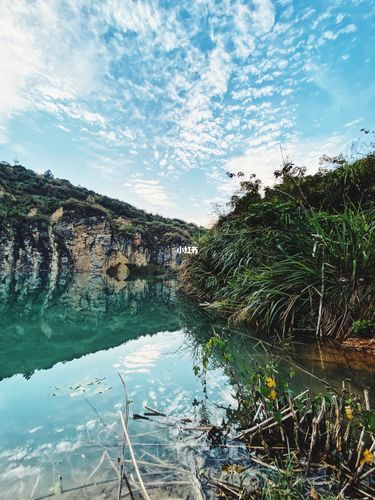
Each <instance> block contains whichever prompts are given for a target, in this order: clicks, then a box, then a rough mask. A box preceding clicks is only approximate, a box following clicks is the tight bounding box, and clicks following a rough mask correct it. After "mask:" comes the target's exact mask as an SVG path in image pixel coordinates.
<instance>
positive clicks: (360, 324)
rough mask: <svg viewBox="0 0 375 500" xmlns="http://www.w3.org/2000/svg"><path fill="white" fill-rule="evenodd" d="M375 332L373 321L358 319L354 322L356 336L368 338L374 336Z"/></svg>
mask: <svg viewBox="0 0 375 500" xmlns="http://www.w3.org/2000/svg"><path fill="white" fill-rule="evenodd" d="M374 331H375V323H374V321H372V320H371V319H358V320H357V321H354V322H353V332H354V333H355V335H360V336H363V337H367V336H370V335H372V334H374Z"/></svg>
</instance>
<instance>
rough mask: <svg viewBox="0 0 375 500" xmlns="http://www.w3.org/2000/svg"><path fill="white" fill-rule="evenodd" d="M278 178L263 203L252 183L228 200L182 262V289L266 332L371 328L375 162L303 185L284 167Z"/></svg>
mask: <svg viewBox="0 0 375 500" xmlns="http://www.w3.org/2000/svg"><path fill="white" fill-rule="evenodd" d="M280 175H281V177H282V182H281V183H280V184H278V185H277V186H275V187H274V188H272V189H268V190H266V194H265V196H264V197H263V198H261V199H260V198H259V196H258V194H257V193H256V191H257V190H259V182H257V183H256V184H255V181H253V182H250V184H251V188H250V187H249V186H248V184H249V183H247V184H246V186H245V187H246V190H245V192H244V194H243V196H242V197H239V196H238V195H236V196H235V197H234V199H232V202H231V211H230V213H229V214H227V215H226V216H221V217H220V219H219V221H218V223H217V224H216V225H215V226H214V227H213V228H212V229H211V230H210V231H209V232H208V233H207V234H206V235H204V237H203V238H202V239H201V240H200V242H199V248H200V253H199V255H197V256H192V257H191V258H190V259H188V260H187V261H186V263H185V267H184V269H183V272H182V279H183V283H184V287H185V290H186V291H187V292H188V293H190V294H192V295H194V296H196V297H198V298H199V300H200V301H202V302H205V304H206V306H207V307H210V308H212V309H215V310H218V311H220V312H222V313H223V314H226V315H227V316H229V318H230V320H231V321H234V322H248V323H251V324H252V325H254V326H255V327H257V328H259V329H261V330H263V331H266V332H269V333H272V332H277V333H278V334H281V335H285V334H286V333H290V332H299V331H303V332H310V333H312V334H315V335H316V336H319V337H331V338H339V339H341V338H345V337H347V336H349V335H351V334H352V333H353V331H354V330H356V332H359V331H363V328H362V329H361V328H360V327H359V325H364V324H365V325H367V326H368V325H373V324H374V320H375V308H374V306H373V297H374V296H375V217H374V213H375V211H374V208H375V205H374V201H373V191H374V188H375V157H374V156H368V157H367V158H366V159H365V160H360V161H357V162H354V163H343V164H340V165H339V166H338V167H337V168H336V169H334V170H333V171H325V172H319V173H318V174H316V175H315V176H308V177H305V176H304V172H303V171H302V172H301V170H298V169H297V168H296V167H293V168H292V167H291V166H290V164H285V165H284V169H283V170H282V171H281V174H280ZM254 186H255V187H254ZM323 187H324V190H323ZM339 188H340V190H339V191H338V193H337V190H338V189H339ZM330 192H334V195H333V196H332V197H331V199H330V197H329V193H330ZM254 193H255V194H254ZM361 193H362V196H360V194H361ZM365 330H366V331H369V328H367V327H366V329H365Z"/></svg>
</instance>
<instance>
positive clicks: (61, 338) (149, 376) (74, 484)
mask: <svg viewBox="0 0 375 500" xmlns="http://www.w3.org/2000/svg"><path fill="white" fill-rule="evenodd" d="M0 300H1V302H0V313H1V318H2V323H1V335H0V498H1V499H8V498H9V499H10V498H12V499H14V498H16V499H28V498H45V497H46V496H48V495H49V498H51V497H53V496H55V495H57V494H58V493H59V492H61V490H62V491H65V492H66V493H64V495H63V497H64V498H65V497H66V498H82V496H83V497H84V498H117V496H116V495H117V490H116V488H117V486H116V485H117V480H116V468H118V464H117V457H118V456H119V454H120V450H121V442H122V432H121V427H120V419H119V411H120V410H122V409H123V407H124V400H125V396H124V391H123V387H122V384H121V381H120V378H119V375H118V374H119V373H120V374H121V376H122V377H123V379H124V380H125V382H126V386H127V391H128V397H129V399H130V400H131V415H132V414H134V413H135V414H143V413H144V412H145V405H147V406H149V407H152V408H156V409H157V410H159V411H161V412H163V413H165V414H166V415H167V417H158V418H153V419H152V421H151V420H139V419H137V420H133V419H132V418H131V419H130V422H129V433H130V435H131V440H132V442H133V445H134V449H135V453H136V456H137V457H138V459H139V460H140V461H141V463H142V464H143V462H146V464H143V465H142V467H143V473H144V474H145V476H146V477H147V478H148V482H149V484H150V485H151V487H152V485H156V486H155V495H156V496H155V498H157V497H160V495H161V493H160V491H159V490H158V489H157V487H158V483H157V481H167V482H169V483H170V484H171V485H172V486H170V488H169V489H168V491H167V490H164V491H163V494H162V496H163V497H166V498H167V497H168V496H171V497H173V498H176V496H179V497H180V498H188V496H189V494H191V486H190V484H189V482H190V479H191V478H189V474H190V475H191V461H192V460H197V457H200V460H201V461H202V460H203V461H204V463H207V461H208V462H210V461H211V462H212V461H215V460H216V461H217V463H220V460H225V459H227V457H228V453H230V452H231V450H229V451H228V450H225V452H224V451H223V452H222V454H221V455H220V453H219V455H218V454H216V455H215V454H214V452H211V451H210V450H209V448H208V447H207V445H206V444H205V443H204V441H202V439H199V437H198V438H197V436H196V432H195V431H194V430H192V431H186V430H184V426H183V425H180V423H179V422H178V420H180V419H181V418H184V419H189V421H191V426H193V427H194V426H196V425H201V423H202V421H203V420H202V416H205V417H206V416H207V415H206V413H207V412H208V413H209V415H208V416H209V419H210V421H211V423H215V422H216V423H219V422H220V419H221V418H222V415H223V413H222V410H221V408H220V407H221V406H227V405H228V404H235V402H234V400H233V399H232V397H231V387H230V383H229V381H228V379H227V378H226V376H225V375H224V373H223V372H222V370H221V369H220V368H219V367H217V368H212V369H211V370H210V371H209V372H208V374H207V380H206V381H205V382H206V383H205V384H203V383H202V380H201V379H200V378H199V377H196V376H195V375H194V372H193V366H194V364H195V353H196V352H197V349H199V346H200V345H201V344H202V343H203V342H204V341H205V340H207V339H208V338H210V336H212V334H213V332H214V331H217V330H218V329H220V328H222V327H223V324H222V322H221V321H220V320H218V319H216V318H212V317H209V316H207V315H205V314H203V313H201V312H199V311H197V310H195V309H194V308H193V306H192V305H191V304H188V303H186V302H184V301H183V300H182V299H180V298H178V296H176V282H175V281H174V280H166V279H164V280H151V281H150V280H144V279H142V280H141V279H138V280H134V281H129V282H127V283H125V284H123V285H121V286H120V285H119V284H116V283H108V282H104V281H102V280H101V279H99V278H98V279H93V278H91V277H88V276H83V275H82V276H77V277H76V278H75V280H74V281H73V282H72V283H70V284H66V285H65V286H63V287H60V288H59V289H56V287H55V288H54V289H52V287H51V284H50V283H48V282H43V280H40V281H35V280H34V282H33V284H31V285H30V284H28V282H27V281H25V282H21V283H17V284H14V282H13V283H11V282H10V281H8V282H6V281H4V282H2V283H1V287H0ZM229 348H230V349H231V351H232V353H233V354H234V356H235V357H236V358H237V360H238V363H245V364H246V363H248V364H250V361H251V360H254V359H257V360H258V361H259V360H260V361H262V360H263V359H265V358H266V353H265V352H264V350H263V349H259V348H258V347H257V341H256V340H255V339H244V336H243V334H240V333H238V334H236V335H235V334H233V335H232V336H231V337H230V341H229ZM303 356H304V357H303ZM290 359H292V362H295V363H296V364H297V367H298V366H301V365H302V368H303V369H305V370H306V372H307V371H308V372H312V373H313V375H314V376H313V377H312V376H311V375H309V374H308V373H306V372H305V371H300V370H298V368H297V372H298V374H297V377H296V384H297V386H299V387H300V388H304V387H305V386H306V385H315V386H316V387H318V388H319V387H321V386H323V385H324V381H322V380H318V379H321V378H326V379H327V378H328V379H329V380H330V383H333V382H334V381H337V383H338V384H339V383H341V379H342V378H345V377H349V376H350V377H351V379H352V382H351V383H352V384H353V385H354V386H357V387H358V388H359V389H360V388H361V387H362V385H363V384H365V385H366V384H367V383H368V381H369V380H370V379H371V375H373V368H374V367H373V365H371V362H369V361H368V360H367V359H358V357H356V356H354V355H353V356H352V358H351V361H350V362H348V360H346V359H345V357H344V358H342V355H339V354H337V353H336V354H335V353H332V351H330V350H329V349H328V350H327V349H326V350H324V351H323V352H322V351H320V352H319V350H317V349H316V346H314V345H310V346H308V347H306V345H300V346H298V345H297V346H295V347H294V349H293V351H292V353H291V358H290ZM290 359H289V360H283V361H282V363H284V365H285V369H289V366H290V362H291V361H290ZM293 360H294V361H293ZM349 365H351V366H352V367H354V368H355V373H354V375H355V376H354V377H353V370H352V369H351V367H350V366H349ZM371 389H372V390H373V387H372V388H371ZM184 425H185V427H186V424H184ZM194 433H195V434H194ZM200 435H201V434H199V435H198V436H200ZM104 451H106V452H107V454H108V456H107V455H105V458H104V459H103V460H102V462H101V463H100V461H101V459H102V457H103V453H104ZM237 451H238V450H237ZM150 453H151V455H150ZM155 457H158V458H157V459H156V458H155ZM110 459H111V460H110ZM155 460H162V461H164V462H167V463H168V464H172V465H173V464H174V466H175V467H177V468H180V472H173V476H172V475H170V474H171V472H170V469H163V470H160V469H158V468H157V467H161V466H160V464H159V465H158V466H156V469H155V467H154V466H153V467H151V466H150V465H147V462H152V463H153V464H155ZM98 464H99V465H98ZM129 467H130V464H129ZM150 467H151V469H150ZM166 471H167V472H168V473H166ZM133 474H134V472H133ZM168 474H169V475H168ZM176 474H177V475H176ZM178 474H180V475H178ZM92 483H98V484H96V485H93V484H92ZM90 485H91V486H90ZM173 485H174V486H173ZM82 486H84V487H83V488H81V489H76V488H79V487H82ZM158 491H159V493H158ZM189 492H190V493H189ZM211 494H213V493H212V492H211ZM191 498H194V495H193V496H192V497H191Z"/></svg>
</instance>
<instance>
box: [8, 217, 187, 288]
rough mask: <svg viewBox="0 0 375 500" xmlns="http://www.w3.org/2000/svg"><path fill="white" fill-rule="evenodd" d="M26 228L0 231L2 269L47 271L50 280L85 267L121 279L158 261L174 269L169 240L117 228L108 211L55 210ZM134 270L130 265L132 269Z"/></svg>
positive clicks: (174, 257)
mask: <svg viewBox="0 0 375 500" xmlns="http://www.w3.org/2000/svg"><path fill="white" fill-rule="evenodd" d="M30 224H31V225H30V226H29V227H28V228H27V230H25V229H23V230H20V229H14V228H13V229H11V230H10V231H9V232H8V233H7V234H0V275H5V274H8V273H11V272H13V273H17V274H26V275H28V277H29V278H30V277H31V276H33V277H34V279H37V278H38V276H39V275H40V274H41V273H47V274H48V275H49V279H50V281H51V282H52V283H54V284H55V283H56V282H57V281H58V282H59V283H61V282H66V281H67V280H69V279H70V278H71V277H72V276H73V274H76V273H87V274H89V275H90V276H104V277H106V279H108V280H112V281H117V282H123V281H124V280H126V278H127V277H128V276H129V275H131V273H132V269H133V270H134V269H136V268H145V270H147V266H149V265H158V266H162V267H164V268H166V269H175V268H177V267H178V266H179V264H180V258H181V256H180V255H179V254H177V253H176V249H175V248H174V247H173V245H172V244H171V245H158V244H157V243H155V244H152V246H151V244H150V243H148V244H147V243H146V242H145V241H143V239H142V235H140V234H136V235H134V236H124V235H123V234H121V233H118V232H116V230H115V229H114V227H113V226H112V224H111V222H110V220H109V219H108V217H107V216H106V215H105V214H104V213H103V214H102V215H101V214H99V215H91V216H77V215H76V214H72V213H64V211H63V210H62V209H59V210H57V211H56V212H54V214H52V216H51V217H50V220H49V222H47V223H45V224H44V225H42V223H41V222H35V223H33V222H31V223H30ZM133 272H134V271H133Z"/></svg>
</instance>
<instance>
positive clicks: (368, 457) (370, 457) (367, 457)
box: [361, 450, 375, 464]
mask: <svg viewBox="0 0 375 500" xmlns="http://www.w3.org/2000/svg"><path fill="white" fill-rule="evenodd" d="M374 458H375V457H374V454H373V453H371V451H370V450H365V451H364V452H363V458H362V460H361V464H371V463H372V462H373V461H374Z"/></svg>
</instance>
